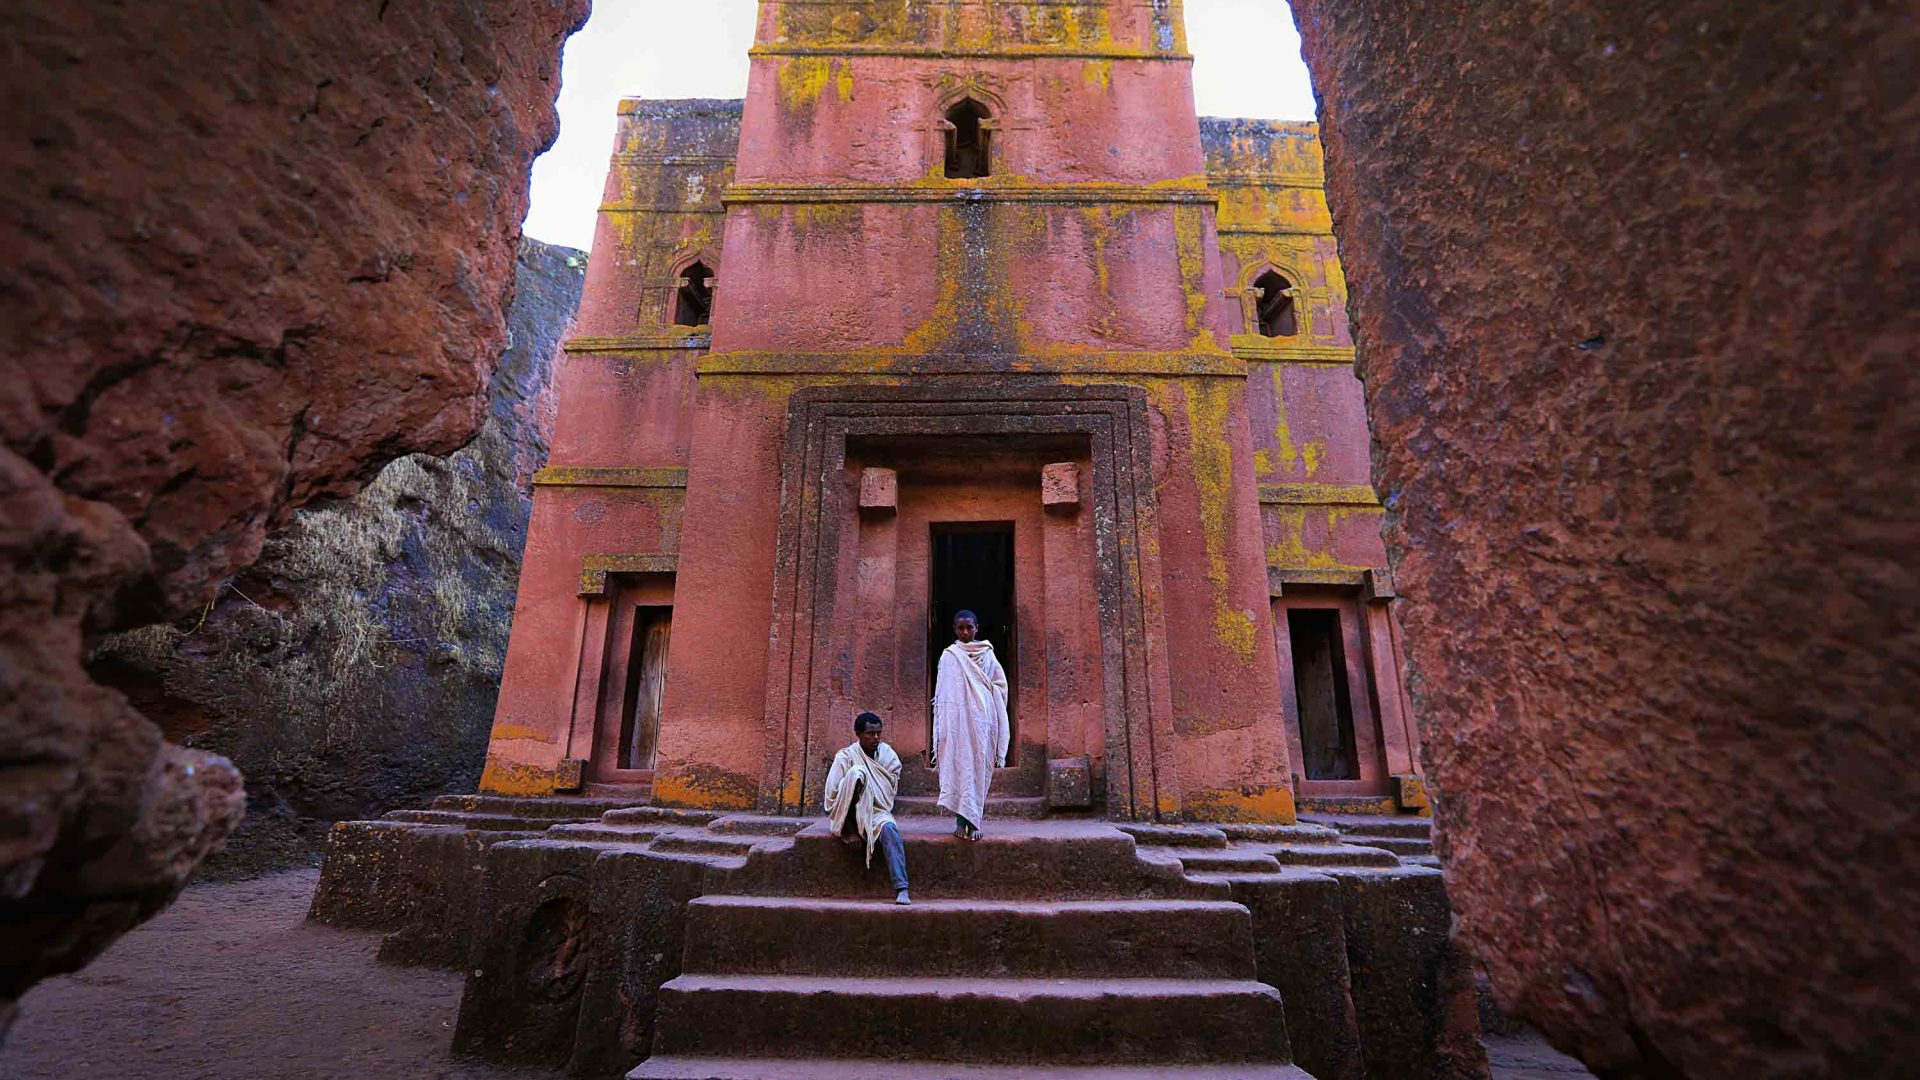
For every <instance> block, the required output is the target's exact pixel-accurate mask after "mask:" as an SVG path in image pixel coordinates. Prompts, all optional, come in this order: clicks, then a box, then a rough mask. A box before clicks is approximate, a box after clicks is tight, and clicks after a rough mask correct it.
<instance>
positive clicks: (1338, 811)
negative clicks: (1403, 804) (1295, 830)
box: [1296, 795, 1400, 818]
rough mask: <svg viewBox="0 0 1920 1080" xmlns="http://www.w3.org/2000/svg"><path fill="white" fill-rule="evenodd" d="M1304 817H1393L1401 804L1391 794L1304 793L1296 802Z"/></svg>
mask: <svg viewBox="0 0 1920 1080" xmlns="http://www.w3.org/2000/svg"><path fill="white" fill-rule="evenodd" d="M1296 807H1297V808H1298V810H1299V811H1300V814H1301V816H1302V817H1305V816H1307V815H1309V814H1311V815H1313V816H1314V817H1316V818H1318V817H1322V816H1336V815H1337V816H1349V817H1350V816H1354V815H1360V814H1366V815H1378V816H1381V817H1392V816H1393V815H1395V814H1398V813H1399V812H1400V804H1399V803H1397V802H1395V801H1394V798H1393V796H1391V795H1304V796H1301V798H1300V799H1299V800H1298V802H1297V803H1296Z"/></svg>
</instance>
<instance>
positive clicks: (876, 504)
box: [860, 468, 900, 516]
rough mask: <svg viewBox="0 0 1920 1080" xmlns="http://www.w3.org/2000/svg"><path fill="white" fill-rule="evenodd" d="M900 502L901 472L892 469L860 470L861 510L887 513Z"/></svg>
mask: <svg viewBox="0 0 1920 1080" xmlns="http://www.w3.org/2000/svg"><path fill="white" fill-rule="evenodd" d="M899 504H900V474H899V473H896V472H894V471H893V470H892V469H880V468H871V469H861V470H860V512H861V513H863V514H867V515H875V516H879V515H886V514H891V513H893V512H894V510H895V508H896V507H898V506H899Z"/></svg>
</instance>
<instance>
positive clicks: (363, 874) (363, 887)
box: [307, 821, 461, 930]
mask: <svg viewBox="0 0 1920 1080" xmlns="http://www.w3.org/2000/svg"><path fill="white" fill-rule="evenodd" d="M460 831H461V830H459V829H456V828H451V827H446V826H432V827H429V826H420V825H410V824H406V823H403V822H397V821H341V822H337V823H335V825H334V826H333V828H332V829H331V830H330V831H329V832H328V833H327V851H326V856H325V858H324V859H323V860H322V861H321V863H320V883H319V884H318V885H317V886H315V887H314V890H313V905H312V906H311V907H310V908H308V909H307V918H309V919H312V920H313V921H315V922H323V923H327V924H328V925H330V926H340V927H346V928H349V929H355V930H391V929H393V928H395V927H397V926H399V925H400V923H401V921H402V919H403V918H404V917H405V913H406V907H407V903H406V889H407V885H408V881H409V876H408V874H407V856H408V854H409V850H410V848H411V847H412V839H413V834H414V833H416V832H440V833H457V832H460Z"/></svg>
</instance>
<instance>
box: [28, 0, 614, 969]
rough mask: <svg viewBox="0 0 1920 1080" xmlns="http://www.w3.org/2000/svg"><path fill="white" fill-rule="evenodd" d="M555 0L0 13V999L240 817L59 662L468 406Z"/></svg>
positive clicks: (517, 212) (538, 109)
mask: <svg viewBox="0 0 1920 1080" xmlns="http://www.w3.org/2000/svg"><path fill="white" fill-rule="evenodd" d="M586 6H587V5H586V2H585V0H558V2H554V0H522V2H519V3H513V2H505V0H502V2H498V3H492V4H461V3H447V2H434V0H413V2H408V0H394V2H392V3H386V4H381V5H372V6H363V5H344V4H338V3H328V2H317V3H309V4H296V5H278V6H273V7H262V6H261V5H258V4H253V3H249V2H246V0H198V2H193V3H182V4H132V5H127V4H114V3H106V2H103V0H81V2H76V3H62V4H35V5H14V6H13V7H12V8H10V9H9V10H8V11H7V13H6V14H5V15H4V16H0V37H3V38H4V40H6V41H7V42H8V44H9V54H8V55H9V62H8V63H7V64H6V65H4V69H3V70H4V74H0V91H3V92H0V96H3V97H4V98H5V100H6V101H7V102H8V123H9V125H10V127H9V130H10V132H11V133H12V135H13V137H10V138H8V139H6V140H4V142H0V246H4V248H5V250H6V251H7V253H8V263H7V271H6V273H5V274H4V275H0V358H4V359H0V363H3V364H4V365H5V373H4V374H5V378H4V380H0V387H4V389H3V390H0V557H3V558H4V562H3V563H0V823H4V824H3V825H0V909H3V910H0V921H4V922H5V923H6V924H7V925H8V926H9V927H16V928H17V927H22V926H25V927H27V928H28V929H27V932H10V933H8V934H7V935H5V940H6V944H5V949H6V952H5V955H4V956H0V970H4V971H5V972H6V976H5V978H4V980H0V1000H10V999H12V998H13V997H14V996H16V995H17V994H18V993H19V992H20V991H21V990H22V989H23V988H24V987H25V986H27V985H31V983H32V982H33V981H35V980H37V979H38V978H40V977H42V976H44V975H45V974H49V973H52V972H55V971H60V970H67V969H71V968H72V967H74V966H77V965H78V964H80V963H83V962H84V961H85V960H86V959H87V958H88V957H89V956H91V955H92V954H93V953H94V952H96V951H97V950H98V949H99V948H101V947H102V946H103V945H104V944H105V943H106V942H107V941H110V940H111V939H112V937H113V936H114V935H115V934H117V933H118V932H120V931H121V930H124V929H125V928H126V927H127V926H129V925H131V924H132V923H133V922H135V921H137V920H138V919H139V918H141V917H143V916H144V915H145V914H147V913H150V912H151V911H152V910H154V909H155V908H157V907H158V906H160V905H162V904H164V903H165V902H166V900H167V899H168V898H170V897H171V896H172V895H173V893H174V891H175V890H176V889H177V888H178V886H179V884H180V883H181V881H182V880H183V879H184V878H185V876H186V874H187V872H188V871H189V870H190V869H191V868H192V866H193V865H194V863H196V862H197V861H198V860H199V859H200V858H201V857H202V856H203V855H204V854H205V853H206V852H207V850H208V849H209V848H210V847H212V846H213V845H214V844H215V843H217V842H218V840H219V838H220V836H221V835H222V834H223V833H225V832H226V830H227V829H228V828H229V827H230V825H231V823H232V822H233V821H234V820H235V819H236V818H237V817H238V815H239V813H240V809H241V801H242V800H241V794H240V780H239V777H238V775H237V774H236V773H235V772H234V770H233V768H232V767H231V766H230V765H229V764H228V763H227V762H225V761H224V760H221V759H220V758H218V757H215V756H212V755H208V754H205V753H200V752H195V751H189V750H184V749H182V748H180V747H177V746H172V745H169V744H167V743H165V742H164V741H163V739H162V738H161V736H160V733H159V731H158V730H157V729H156V728H154V727H153V725H151V724H150V723H149V722H147V721H146V720H144V719H143V718H141V717H140V715H139V714H138V713H137V712H135V711H134V710H133V709H131V708H130V707H129V706H128V705H127V703H126V701H125V700H124V699H123V698H122V696H121V695H119V694H118V693H115V692H112V691H109V690H105V689H103V688H101V687H100V686H98V685H97V684H95V683H94V682H93V681H92V680H91V679H89V678H88V676H87V674H86V673H85V671H84V670H83V669H82V667H81V657H82V653H83V650H84V647H85V644H86V641H87V639H88V638H89V636H91V635H93V634H97V633H99V632H103V631H107V630H111V629H115V628H119V627H125V626H133V625H139V624H142V623H146V622H151V621H153V620H154V619H157V618H169V617H174V616H177V615H179V614H181V613H183V612H185V611H188V610H194V609H197V608H199V607H200V606H202V605H203V604H205V603H206V601H207V598H208V597H210V596H211V595H212V593H213V589H214V586H215V584H216V583H217V582H219V581H220V580H221V579H223V578H225V577H226V576H227V575H229V574H230V573H232V572H233V571H234V570H236V569H238V568H240V567H242V566H244V565H246V564H248V563H250V562H251V561H253V559H254V558H255V557H256V556H257V555H258V554H259V552H260V548H261V544H262V542H263V540H264V538H265V536H266V533H267V530H268V528H269V527H270V526H272V525H274V524H275V523H277V522H278V521H280V520H282V519H283V518H284V516H285V515H286V513H287V512H288V511H289V510H290V509H291V508H292V507H294V506H297V505H299V504H300V503H303V502H306V501H308V500H310V499H312V498H315V497H317V496H322V495H334V494H345V493H348V492H350V491H352V490H353V489H354V488H355V487H356V486H357V485H358V484H359V482H360V481H361V480H362V479H364V478H365V477H366V476H367V475H369V474H370V473H371V472H372V471H373V470H374V469H375V468H377V467H378V466H379V465H380V464H381V463H383V462H385V461H386V460H388V459H390V458H392V457H394V456H395V455H397V454H401V453H405V452H409V451H414V450H425V451H439V452H445V451H448V450H451V449H453V448H454V447H455V446H457V445H459V444H460V442H461V441H462V440H464V439H465V438H466V437H467V436H468V435H469V434H470V433H471V432H472V430H473V428H474V426H475V424H476V423H477V421H478V419H479V414H480V408H481V395H482V391H483V390H484V388H485V386H486V383H487V379H488V377H489V375H490V374H491V371H492V368H493V365H494V363H495V362H496V360H497V358H498V357H499V354H500V349H501V347H502V345H503V344H504V336H505V334H504V324H503V312H502V301H503V299H504V297H505V295H506V292H507V290H508V288H509V287H510V285H511V274H512V266H513V257H514V243H515V239H516V237H517V234H518V229H519V222H520V220H521V218H522V216H523V215H524V212H525V209H526V197H527V195H526V192H527V173H528V168H529V166H530V165H531V162H532V159H533V157H534V155H535V154H536V153H538V151H539V150H540V149H541V148H542V147H544V146H545V144H546V143H547V142H549V141H550V140H551V138H552V135H553V133H554V130H555V117H554V113H553V107H552V106H553V98H554V95H555V93H556V91H557V90H558V65H559V52H560V45H561V43H562V41H563V40H564V38H565V37H566V35H567V34H569V33H570V32H571V31H572V30H573V28H575V27H576V26H578V24H579V23H580V22H581V21H582V19H583V18H584V16H585V13H586Z"/></svg>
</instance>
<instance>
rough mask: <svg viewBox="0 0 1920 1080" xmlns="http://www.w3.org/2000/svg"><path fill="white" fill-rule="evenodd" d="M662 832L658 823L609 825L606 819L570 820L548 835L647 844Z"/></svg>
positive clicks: (552, 829)
mask: <svg viewBox="0 0 1920 1080" xmlns="http://www.w3.org/2000/svg"><path fill="white" fill-rule="evenodd" d="M660 833H661V828H660V826H658V825H609V824H607V823H606V822H604V821H580V822H568V823H566V824H561V825H555V826H554V827H553V828H551V829H548V830H547V835H548V836H550V837H553V838H554V839H556V840H586V841H590V842H592V843H596V844H646V843H651V842H652V841H653V840H654V839H655V838H656V837H658V836H659V835H660Z"/></svg>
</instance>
